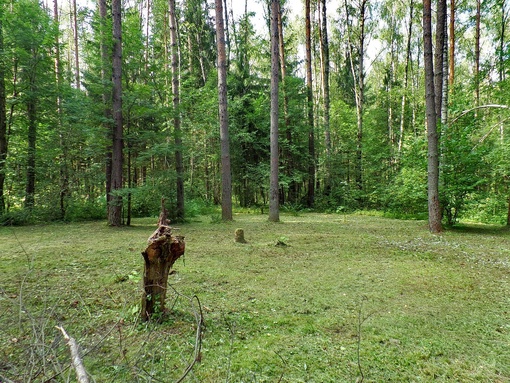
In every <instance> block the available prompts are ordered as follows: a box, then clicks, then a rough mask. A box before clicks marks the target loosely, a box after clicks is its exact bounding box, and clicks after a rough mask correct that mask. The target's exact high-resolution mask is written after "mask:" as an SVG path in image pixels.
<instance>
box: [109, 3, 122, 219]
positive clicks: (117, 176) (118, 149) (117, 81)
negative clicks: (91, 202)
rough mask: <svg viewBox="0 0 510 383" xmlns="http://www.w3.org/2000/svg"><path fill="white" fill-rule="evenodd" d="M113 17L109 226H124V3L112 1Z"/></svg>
mask: <svg viewBox="0 0 510 383" xmlns="http://www.w3.org/2000/svg"><path fill="white" fill-rule="evenodd" d="M112 16H113V65H112V82H113V88H112V106H113V124H114V126H113V137H112V138H113V140H112V173H111V198H110V203H109V205H108V224H109V225H111V226H120V225H121V224H122V197H121V196H120V195H119V194H118V192H119V191H120V190H121V189H122V166H123V158H122V148H123V131H122V129H123V116H122V2H121V0H113V1H112Z"/></svg>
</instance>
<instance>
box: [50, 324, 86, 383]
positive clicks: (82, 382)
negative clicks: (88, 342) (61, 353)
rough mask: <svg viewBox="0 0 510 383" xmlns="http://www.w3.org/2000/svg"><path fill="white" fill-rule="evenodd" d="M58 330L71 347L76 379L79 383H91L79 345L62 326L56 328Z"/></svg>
mask: <svg viewBox="0 0 510 383" xmlns="http://www.w3.org/2000/svg"><path fill="white" fill-rule="evenodd" d="M55 328H57V329H58V330H60V331H61V332H62V335H63V336H64V339H65V340H66V341H67V345H68V346H69V350H70V351H71V362H72V364H73V367H74V370H75V371H76V379H78V382H79V383H89V378H88V377H87V371H85V367H84V366H83V361H82V360H81V357H80V350H79V348H78V343H76V341H75V340H74V338H71V337H70V336H69V335H67V332H66V330H64V328H63V327H62V326H55Z"/></svg>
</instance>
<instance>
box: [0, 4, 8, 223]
mask: <svg viewBox="0 0 510 383" xmlns="http://www.w3.org/2000/svg"><path fill="white" fill-rule="evenodd" d="M3 12H4V10H3V6H0V216H2V215H3V214H4V212H5V196H4V185H5V170H6V166H5V165H6V161H7V119H6V93H5V61H4V35H3V25H2V24H3Z"/></svg>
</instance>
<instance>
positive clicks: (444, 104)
mask: <svg viewBox="0 0 510 383" xmlns="http://www.w3.org/2000/svg"><path fill="white" fill-rule="evenodd" d="M445 7H446V3H445ZM444 34H445V36H444V42H443V85H442V87H441V93H442V97H441V125H442V126H444V127H445V129H446V124H447V122H448V84H449V81H448V80H449V76H448V69H449V66H448V25H447V23H446V10H445V23H444Z"/></svg>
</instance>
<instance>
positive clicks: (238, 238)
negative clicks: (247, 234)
mask: <svg viewBox="0 0 510 383" xmlns="http://www.w3.org/2000/svg"><path fill="white" fill-rule="evenodd" d="M234 241H235V242H237V243H246V240H245V239H244V230H243V229H236V231H235V232H234Z"/></svg>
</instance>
